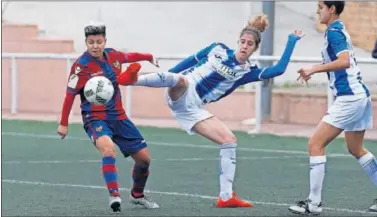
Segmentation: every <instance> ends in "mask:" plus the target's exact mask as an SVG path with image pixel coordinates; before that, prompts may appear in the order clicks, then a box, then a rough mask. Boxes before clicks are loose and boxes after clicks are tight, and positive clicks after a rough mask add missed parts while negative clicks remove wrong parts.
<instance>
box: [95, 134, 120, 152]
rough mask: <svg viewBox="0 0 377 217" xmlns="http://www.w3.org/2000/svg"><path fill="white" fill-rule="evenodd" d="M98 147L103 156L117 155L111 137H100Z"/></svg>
mask: <svg viewBox="0 0 377 217" xmlns="http://www.w3.org/2000/svg"><path fill="white" fill-rule="evenodd" d="M96 147H97V149H98V151H99V152H100V153H101V155H102V156H103V157H116V152H115V148H114V143H113V142H112V140H111V139H110V138H105V136H102V137H100V138H98V139H97V141H96Z"/></svg>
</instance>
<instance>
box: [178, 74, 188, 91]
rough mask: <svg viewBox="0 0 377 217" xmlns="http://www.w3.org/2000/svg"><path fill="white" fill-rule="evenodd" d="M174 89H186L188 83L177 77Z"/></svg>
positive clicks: (183, 78) (184, 79)
mask: <svg viewBox="0 0 377 217" xmlns="http://www.w3.org/2000/svg"><path fill="white" fill-rule="evenodd" d="M175 87H179V88H187V87H188V81H187V79H186V78H185V76H183V75H179V78H178V82H177V84H176V85H175Z"/></svg>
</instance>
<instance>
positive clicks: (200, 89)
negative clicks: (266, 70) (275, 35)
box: [171, 43, 262, 104]
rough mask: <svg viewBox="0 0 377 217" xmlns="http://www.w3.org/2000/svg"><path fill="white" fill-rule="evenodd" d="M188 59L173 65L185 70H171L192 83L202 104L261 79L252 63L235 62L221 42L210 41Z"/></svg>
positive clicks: (258, 70) (231, 53)
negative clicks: (209, 43) (182, 75)
mask: <svg viewBox="0 0 377 217" xmlns="http://www.w3.org/2000/svg"><path fill="white" fill-rule="evenodd" d="M191 58H192V59H191V60H190V59H189V58H188V60H187V61H186V63H185V62H183V63H181V64H180V65H178V66H176V67H178V68H181V67H182V68H184V69H185V70H183V71H180V70H178V69H177V70H175V69H174V68H173V69H172V70H171V71H179V73H181V74H184V75H186V76H187V78H188V79H190V81H191V82H192V83H193V84H194V85H195V90H196V92H197V94H198V96H199V97H200V99H201V100H202V102H203V103H204V104H206V103H210V102H214V101H218V100H219V99H221V98H223V97H225V96H227V95H228V94H230V93H231V92H233V91H234V90H235V89H236V88H237V87H239V86H240V85H243V84H246V83H249V82H252V81H259V80H261V79H262V78H261V77H260V75H261V72H262V70H261V69H259V68H258V67H257V66H256V64H252V63H250V62H246V63H245V64H239V63H238V61H237V60H236V59H235V56H234V50H231V49H229V48H228V47H227V46H226V45H224V44H222V43H213V44H212V45H210V46H208V47H206V48H204V49H203V50H201V51H199V52H198V53H197V54H195V55H194V56H192V57H191ZM190 61H192V62H195V65H194V66H190V63H189V62H190ZM186 65H187V66H188V67H187V66H186Z"/></svg>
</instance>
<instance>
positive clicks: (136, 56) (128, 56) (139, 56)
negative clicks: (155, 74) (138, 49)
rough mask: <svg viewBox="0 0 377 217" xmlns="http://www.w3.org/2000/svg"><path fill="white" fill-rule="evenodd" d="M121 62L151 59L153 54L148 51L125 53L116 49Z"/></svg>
mask: <svg viewBox="0 0 377 217" xmlns="http://www.w3.org/2000/svg"><path fill="white" fill-rule="evenodd" d="M117 53H118V56H119V61H120V62H121V63H134V62H139V61H144V60H146V61H152V60H153V55H152V54H149V53H135V52H134V53H125V52H122V51H117Z"/></svg>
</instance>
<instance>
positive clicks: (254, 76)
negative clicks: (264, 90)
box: [245, 34, 300, 83]
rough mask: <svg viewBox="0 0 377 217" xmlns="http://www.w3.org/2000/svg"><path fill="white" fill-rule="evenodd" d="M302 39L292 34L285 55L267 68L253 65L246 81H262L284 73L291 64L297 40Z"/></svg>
mask: <svg viewBox="0 0 377 217" xmlns="http://www.w3.org/2000/svg"><path fill="white" fill-rule="evenodd" d="M299 39H300V37H298V36H297V35H294V34H290V35H289V37H288V42H287V45H286V46H285V49H284V52H283V55H282V56H281V58H280V60H279V61H278V62H277V63H276V64H275V65H273V66H270V67H267V68H262V69H261V68H258V67H256V66H253V67H251V68H250V72H249V73H247V74H246V77H245V83H249V82H253V81H260V80H263V79H269V78H273V77H276V76H279V75H282V74H283V73H284V72H285V71H286V69H287V66H288V64H289V61H290V59H291V56H292V53H293V50H294V48H295V45H296V42H297V41H298V40H299Z"/></svg>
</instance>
